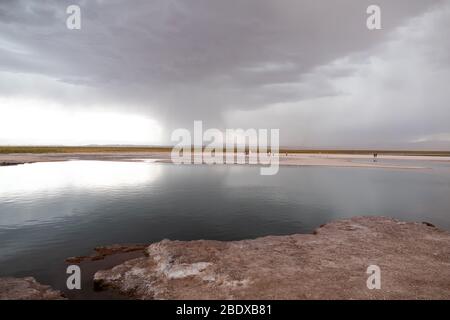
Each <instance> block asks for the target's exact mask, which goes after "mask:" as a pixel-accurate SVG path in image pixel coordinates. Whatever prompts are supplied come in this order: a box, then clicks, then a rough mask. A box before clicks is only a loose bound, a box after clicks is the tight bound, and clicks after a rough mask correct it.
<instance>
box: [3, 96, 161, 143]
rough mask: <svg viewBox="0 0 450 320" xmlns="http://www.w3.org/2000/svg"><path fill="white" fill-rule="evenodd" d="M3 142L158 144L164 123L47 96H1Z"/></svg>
mask: <svg viewBox="0 0 450 320" xmlns="http://www.w3.org/2000/svg"><path fill="white" fill-rule="evenodd" d="M0 113H1V126H0V143H1V144H27V145H28V144H29V145H53V144H64V145H86V144H143V145H144V144H158V143H159V142H160V140H161V127H160V126H159V125H158V123H157V122H156V121H155V120H153V119H150V118H148V117H145V116H141V115H133V114H129V113H125V112H124V113H119V112H110V111H105V109H104V108H102V109H101V108H92V109H89V110H86V109H82V108H76V109H74V110H67V109H63V108H61V106H58V105H55V104H52V103H50V102H48V101H44V100H23V99H18V98H0Z"/></svg>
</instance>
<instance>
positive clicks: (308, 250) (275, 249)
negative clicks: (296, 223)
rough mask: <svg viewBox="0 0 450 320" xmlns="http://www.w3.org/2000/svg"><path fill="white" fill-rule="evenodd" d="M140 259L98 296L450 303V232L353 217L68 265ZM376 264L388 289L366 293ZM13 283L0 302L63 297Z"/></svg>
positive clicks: (99, 282) (102, 275)
mask: <svg viewBox="0 0 450 320" xmlns="http://www.w3.org/2000/svg"><path fill="white" fill-rule="evenodd" d="M134 251H136V252H137V253H139V252H141V251H142V255H140V254H138V257H137V258H134V259H130V260H126V261H125V262H123V263H120V264H118V265H116V266H115V267H112V268H110V269H105V270H99V271H97V272H95V275H94V285H95V288H96V290H106V291H114V292H119V293H120V294H121V295H122V296H123V297H124V298H131V299H450V234H449V233H448V232H446V231H443V230H440V229H438V228H436V227H434V226H433V225H432V224H429V223H412V222H402V221H397V220H394V219H390V218H384V217H354V218H351V219H344V220H338V221H334V222H331V223H328V224H325V225H323V226H321V227H319V228H318V229H316V231H315V232H314V234H294V235H288V236H268V237H263V238H257V239H253V240H241V241H210V240H198V241H171V240H163V241H160V242H157V243H153V244H150V245H130V246H127V245H122V246H120V245H115V246H110V247H101V248H97V249H96V250H95V252H94V254H92V255H90V256H87V257H74V258H69V259H68V260H67V261H68V262H70V263H80V262H87V263H89V261H95V260H98V259H103V258H105V257H107V256H109V255H120V254H125V253H127V252H134ZM369 265H377V266H379V267H380V270H381V289H372V290H370V289H368V288H367V286H366V282H367V278H368V276H369V275H368V274H367V273H366V271H367V267H368V266H369ZM2 281H3V282H2ZM4 281H5V280H4V279H0V299H6V298H12V299H26V298H31V299H50V298H54V297H58V298H62V296H61V297H59V296H58V295H56V294H53V293H48V287H45V286H43V287H44V288H42V291H39V290H38V289H36V290H38V291H39V292H41V293H39V294H37V293H36V292H35V291H34V290H35V287H36V285H35V284H34V282H33V281H31V282H30V283H31V284H30V285H28V287H32V288H33V290H31V291H30V290H28V289H27V288H28V287H27V285H24V284H23V282H20V281H18V282H16V283H17V286H18V287H17V288H14V282H11V278H9V280H8V281H9V282H7V283H9V284H8V286H7V288H9V289H7V290H6V293H5V289H4V288H5V286H4V285H3V283H5V282H4ZM27 281H28V282H29V281H30V280H27ZM22 288H24V289H23V290H24V292H23V293H22V295H20V294H18V293H20V292H21V291H22ZM45 288H47V289H45ZM8 290H9V291H8ZM27 290H28V291H27ZM26 292H29V293H30V296H27V294H26Z"/></svg>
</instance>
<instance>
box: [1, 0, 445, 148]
mask: <svg viewBox="0 0 450 320" xmlns="http://www.w3.org/2000/svg"><path fill="white" fill-rule="evenodd" d="M70 4H77V5H79V6H80V7H81V30H69V29H68V28H67V27H66V18H67V16H68V15H67V14H66V8H67V6H68V5H70ZM370 4H377V5H379V6H380V7H381V19H382V20H381V21H382V29H381V30H368V29H367V27H366V19H367V17H368V15H367V13H366V8H367V7H368V6H369V5H370ZM449 30H450V1H448V0H447V1H446V0H428V1H423V0H396V1H392V0H370V1H366V0H336V1H328V0H327V1H325V0H180V1H178V0H136V1H125V0H104V1H103V0H86V1H76V0H71V1H61V0H46V1H44V0H40V1H37V0H36V1H29V0H0V117H1V118H0V120H1V122H0V144H94V143H110V144H114V143H127V144H131V143H135V144H168V143H170V135H171V132H172V130H174V129H176V128H180V127H185V128H188V129H191V128H192V127H193V121H194V120H203V121H204V127H205V128H211V127H214V128H219V129H225V128H244V129H246V128H256V129H258V128H279V129H280V140H281V141H280V142H281V145H284V146H293V147H342V148H359V147H368V148H370V147H372V148H382V147H384V148H439V149H449V148H450V105H449V101H450V90H449V89H450V37H449Z"/></svg>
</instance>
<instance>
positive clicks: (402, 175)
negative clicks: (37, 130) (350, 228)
mask: <svg viewBox="0 0 450 320" xmlns="http://www.w3.org/2000/svg"><path fill="white" fill-rule="evenodd" d="M411 164H412V165H416V162H414V161H413V162H411ZM417 165H423V166H426V167H428V168H431V169H424V170H394V169H380V168H333V167H293V166H292V167H291V166H286V167H281V168H280V171H279V173H278V174H277V175H275V176H260V175H259V168H258V167H256V166H246V165H243V166H236V165H234V166H220V165H216V166H206V165H197V166H193V165H192V166H188V165H186V166H175V165H171V164H164V163H144V162H142V163H140V162H106V161H68V162H54V163H36V164H27V165H20V166H12V167H0V276H25V275H32V276H35V277H36V278H37V279H38V280H40V281H42V282H44V283H48V284H52V285H54V286H55V287H57V288H63V287H64V281H63V279H65V276H66V275H65V274H64V259H65V258H67V257H70V256H76V255H86V254H89V253H91V252H92V249H93V248H94V247H96V246H100V245H107V244H114V243H149V242H153V241H159V240H161V239H164V238H169V239H178V240H192V239H216V240H235V239H246V238H255V237H259V236H264V235H282V234H292V233H306V232H311V231H312V230H314V229H315V228H316V227H318V226H319V225H321V224H323V223H326V222H329V221H331V220H335V219H339V218H344V217H351V216H355V215H383V216H390V217H394V218H398V219H402V220H406V221H428V222H431V223H433V224H435V225H437V226H439V227H441V228H443V229H447V230H450V166H449V164H448V163H444V162H431V161H430V162H426V163H424V162H420V164H419V162H417Z"/></svg>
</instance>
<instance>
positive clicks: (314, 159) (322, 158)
mask: <svg viewBox="0 0 450 320" xmlns="http://www.w3.org/2000/svg"><path fill="white" fill-rule="evenodd" d="M68 160H101V161H145V162H150V161H152V162H164V163H171V162H172V161H171V158H170V153H169V152H114V153H45V154H31V153H30V154H24V153H20V154H0V165H13V164H23V163H35V162H52V161H68ZM395 161H399V163H395ZM424 161H433V162H434V161H438V162H447V163H450V157H442V156H415V155H411V156H405V155H382V154H379V155H378V158H377V161H376V162H374V161H373V156H372V155H364V154H361V155H358V154H325V153H315V154H313V153H311V154H307V153H302V154H295V153H291V154H288V155H286V154H284V153H283V154H280V156H279V164H280V165H281V166H284V165H289V166H332V167H369V168H392V169H426V168H427V166H426V165H425V166H424V165H423V164H421V163H419V162H424ZM247 162H248V159H247Z"/></svg>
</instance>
